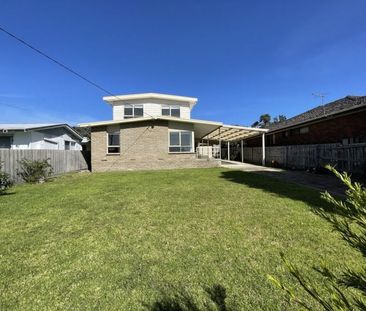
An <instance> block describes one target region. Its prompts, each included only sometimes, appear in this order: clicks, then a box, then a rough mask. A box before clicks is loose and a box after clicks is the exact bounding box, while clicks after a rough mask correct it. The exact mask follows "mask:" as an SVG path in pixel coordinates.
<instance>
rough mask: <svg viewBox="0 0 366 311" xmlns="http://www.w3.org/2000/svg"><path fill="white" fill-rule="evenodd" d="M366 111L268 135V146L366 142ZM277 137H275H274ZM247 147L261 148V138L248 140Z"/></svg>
mask: <svg viewBox="0 0 366 311" xmlns="http://www.w3.org/2000/svg"><path fill="white" fill-rule="evenodd" d="M365 120H366V111H359V112H356V113H352V114H349V115H343V116H339V117H332V118H328V119H325V120H322V121H320V122H317V123H312V124H308V125H305V124H304V125H301V126H300V127H296V128H295V127H294V128H291V129H285V130H283V131H279V132H276V133H269V134H267V135H266V145H267V146H283V145H305V144H332V143H342V140H343V139H352V140H351V141H350V142H355V143H360V142H366V121H365ZM304 127H307V128H308V132H306V133H301V132H300V129H301V128H304ZM274 135H275V137H274ZM246 143H247V146H249V147H258V146H261V138H260V137H258V138H253V139H248V140H247V142H246Z"/></svg>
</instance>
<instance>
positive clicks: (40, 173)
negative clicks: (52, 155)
mask: <svg viewBox="0 0 366 311" xmlns="http://www.w3.org/2000/svg"><path fill="white" fill-rule="evenodd" d="M18 163H19V165H20V170H18V171H17V174H18V176H20V177H21V178H22V179H23V180H24V181H25V182H27V183H42V182H45V181H47V180H48V178H49V177H50V176H51V175H52V174H53V169H52V166H51V164H49V163H48V160H29V159H22V160H20V161H18Z"/></svg>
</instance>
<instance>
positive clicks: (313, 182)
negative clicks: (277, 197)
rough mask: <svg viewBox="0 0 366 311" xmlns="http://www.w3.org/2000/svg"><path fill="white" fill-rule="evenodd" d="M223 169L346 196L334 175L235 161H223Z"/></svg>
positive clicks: (343, 188)
mask: <svg viewBox="0 0 366 311" xmlns="http://www.w3.org/2000/svg"><path fill="white" fill-rule="evenodd" d="M221 163H222V165H221V166H222V167H225V168H229V169H232V170H240V171H243V172H252V173H255V174H261V175H266V176H270V177H274V178H277V179H280V180H285V181H289V182H293V183H296V184H299V185H302V186H305V187H309V188H313V189H315V190H319V191H322V192H323V191H325V190H328V191H329V192H330V193H332V194H335V195H339V196H344V191H345V187H344V186H343V185H342V183H341V182H340V181H339V180H338V179H337V178H335V177H334V176H332V175H324V174H315V173H309V172H305V171H289V170H284V169H279V168H273V167H265V166H258V165H253V164H249V163H241V162H235V161H222V162H221Z"/></svg>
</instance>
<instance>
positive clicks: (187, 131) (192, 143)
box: [168, 129, 195, 154]
mask: <svg viewBox="0 0 366 311" xmlns="http://www.w3.org/2000/svg"><path fill="white" fill-rule="evenodd" d="M172 132H176V133H179V145H171V144H170V133H172ZM182 132H186V133H190V134H191V151H170V147H179V148H182V144H181V133H182ZM183 147H184V146H183ZM168 153H177V154H181V153H195V152H194V131H191V130H175V129H168Z"/></svg>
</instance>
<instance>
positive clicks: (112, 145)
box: [107, 131, 121, 154]
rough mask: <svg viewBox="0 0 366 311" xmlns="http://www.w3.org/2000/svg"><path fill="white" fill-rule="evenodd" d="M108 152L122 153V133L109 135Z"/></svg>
mask: <svg viewBox="0 0 366 311" xmlns="http://www.w3.org/2000/svg"><path fill="white" fill-rule="evenodd" d="M107 149H108V150H107V152H108V153H111V154H113V153H120V149H121V147H120V133H119V131H118V132H113V133H108V148H107Z"/></svg>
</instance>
